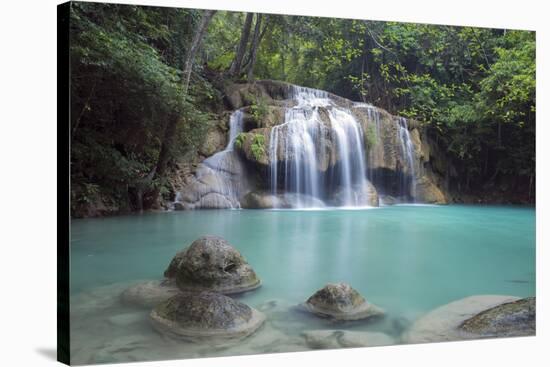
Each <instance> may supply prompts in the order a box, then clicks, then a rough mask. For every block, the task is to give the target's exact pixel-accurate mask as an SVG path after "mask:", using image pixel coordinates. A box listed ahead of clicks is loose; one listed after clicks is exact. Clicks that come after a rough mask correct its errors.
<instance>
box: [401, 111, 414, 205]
mask: <svg viewBox="0 0 550 367" xmlns="http://www.w3.org/2000/svg"><path fill="white" fill-rule="evenodd" d="M398 123H399V130H398V139H399V142H400V143H401V152H402V154H403V158H405V160H406V163H407V171H408V172H407V173H408V175H405V174H402V175H401V176H402V178H401V187H402V191H403V193H404V194H405V195H406V196H410V197H411V198H412V200H413V202H414V198H415V196H416V175H415V169H414V161H415V155H414V145H413V143H412V141H411V135H410V133H409V129H408V126H407V119H405V118H404V117H399V119H398Z"/></svg>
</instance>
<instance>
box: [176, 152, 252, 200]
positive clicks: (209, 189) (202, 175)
mask: <svg viewBox="0 0 550 367" xmlns="http://www.w3.org/2000/svg"><path fill="white" fill-rule="evenodd" d="M246 187H247V172H246V170H245V168H244V166H243V164H242V162H241V160H240V159H239V157H238V156H237V154H236V153H235V152H220V153H217V155H214V156H212V157H210V158H209V160H207V161H204V162H203V164H201V165H200V166H199V167H198V168H197V170H196V171H195V173H194V174H193V175H187V176H186V177H185V181H184V182H183V184H182V185H181V187H180V188H179V190H178V192H179V194H178V195H177V196H176V202H175V204H174V209H175V210H188V209H223V208H238V207H239V206H240V204H239V201H238V200H237V197H238V196H239V192H240V191H241V190H245V189H246ZM235 191H237V192H235Z"/></svg>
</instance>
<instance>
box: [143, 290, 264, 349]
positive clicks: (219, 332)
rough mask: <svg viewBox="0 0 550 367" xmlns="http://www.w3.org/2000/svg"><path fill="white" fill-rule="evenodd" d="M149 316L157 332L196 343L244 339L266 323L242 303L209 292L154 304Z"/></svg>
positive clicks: (182, 296)
mask: <svg viewBox="0 0 550 367" xmlns="http://www.w3.org/2000/svg"><path fill="white" fill-rule="evenodd" d="M150 317H151V322H152V324H153V327H154V328H155V329H156V330H157V331H159V332H160V333H162V334H165V335H168V336H171V337H174V338H179V339H184V340H188V341H196V342H208V341H218V340H231V339H240V338H244V337H246V336H248V335H250V334H252V333H253V332H254V331H256V330H257V329H258V328H259V327H260V326H261V325H262V324H263V322H264V321H265V316H264V315H263V314H262V313H261V312H259V311H257V310H255V309H253V308H250V307H249V306H247V305H245V304H244V303H241V302H239V301H236V300H234V299H232V298H229V297H227V296H224V295H222V294H219V293H214V292H208V291H202V292H184V293H181V294H178V295H176V296H174V297H172V298H170V299H169V300H167V301H165V302H163V303H161V304H159V305H157V306H156V307H155V308H154V309H153V311H152V312H151V314H150Z"/></svg>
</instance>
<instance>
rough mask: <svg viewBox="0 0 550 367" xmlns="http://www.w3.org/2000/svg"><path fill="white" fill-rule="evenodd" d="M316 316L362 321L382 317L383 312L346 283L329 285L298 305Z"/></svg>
mask: <svg viewBox="0 0 550 367" xmlns="http://www.w3.org/2000/svg"><path fill="white" fill-rule="evenodd" d="M300 308H302V309H304V310H306V311H309V312H311V313H313V314H315V315H317V316H320V317H326V318H330V319H333V320H337V321H348V320H349V321H351V320H362V319H368V318H372V317H379V316H382V315H384V311H383V310H382V309H381V308H379V307H378V306H375V305H373V304H371V303H368V302H367V301H366V300H365V299H364V298H363V297H362V296H361V295H360V294H359V292H357V291H356V290H355V289H353V288H352V287H351V286H350V285H349V284H346V283H335V284H333V283H329V284H327V285H325V286H324V287H323V288H322V289H320V290H318V291H317V292H315V294H314V295H312V296H311V297H309V299H308V300H307V301H306V302H305V303H303V304H302V305H300Z"/></svg>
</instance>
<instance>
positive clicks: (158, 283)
mask: <svg viewBox="0 0 550 367" xmlns="http://www.w3.org/2000/svg"><path fill="white" fill-rule="evenodd" d="M179 292H180V290H179V288H178V287H177V286H176V283H175V281H174V280H170V279H163V280H150V281H146V282H142V283H138V284H135V285H133V286H131V287H130V288H128V289H126V290H125V291H124V292H122V294H121V299H122V302H123V303H125V304H129V305H134V306H140V307H145V308H151V307H154V306H156V305H158V304H159V303H161V302H163V301H166V300H167V299H169V298H170V297H173V296H174V295H176V294H178V293H179Z"/></svg>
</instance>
